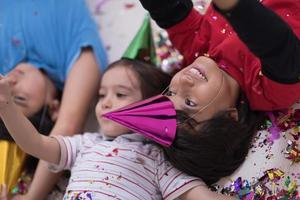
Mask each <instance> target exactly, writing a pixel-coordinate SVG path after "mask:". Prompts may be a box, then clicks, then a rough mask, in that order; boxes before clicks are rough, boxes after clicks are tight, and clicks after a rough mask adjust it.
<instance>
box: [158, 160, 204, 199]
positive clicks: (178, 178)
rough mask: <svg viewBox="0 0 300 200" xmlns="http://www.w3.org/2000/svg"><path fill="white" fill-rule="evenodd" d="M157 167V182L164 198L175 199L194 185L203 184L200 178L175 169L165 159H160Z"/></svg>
mask: <svg viewBox="0 0 300 200" xmlns="http://www.w3.org/2000/svg"><path fill="white" fill-rule="evenodd" d="M157 169H158V174H157V180H158V184H159V187H160V191H161V193H162V196H163V199H165V200H171V199H176V198H178V197H179V196H180V195H182V194H184V193H185V192H187V191H189V190H190V189H192V188H194V187H196V186H199V185H205V183H204V182H202V181H201V179H199V178H197V177H193V176H189V175H187V174H185V173H183V172H181V171H179V170H177V169H176V168H175V167H173V166H172V165H171V164H170V163H169V162H168V161H166V160H163V159H162V160H161V161H160V163H158V166H157Z"/></svg>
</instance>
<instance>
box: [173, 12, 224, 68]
mask: <svg viewBox="0 0 300 200" xmlns="http://www.w3.org/2000/svg"><path fill="white" fill-rule="evenodd" d="M225 24H226V22H225V20H224V18H223V17H222V16H221V15H220V14H219V13H217V12H216V11H215V10H214V9H212V7H209V9H208V10H207V12H206V14H205V15H201V14H200V13H199V12H198V11H196V10H195V9H193V10H192V11H191V12H190V14H189V15H188V16H187V17H186V18H185V19H184V20H183V21H181V22H180V23H178V24H176V25H175V26H172V27H171V28H169V29H167V32H168V34H169V37H170V40H171V42H172V44H173V45H174V47H175V48H176V49H177V50H178V51H179V52H180V53H181V54H182V55H183V57H184V61H185V62H184V65H185V66H186V65H189V64H191V63H192V62H193V61H194V60H195V59H196V58H197V57H198V56H201V55H203V54H205V53H207V52H209V50H210V49H212V48H215V47H216V46H217V45H218V44H219V43H220V42H222V41H223V40H224V39H225V37H226V36H225V34H220V33H221V30H222V28H223V27H224V25H225Z"/></svg>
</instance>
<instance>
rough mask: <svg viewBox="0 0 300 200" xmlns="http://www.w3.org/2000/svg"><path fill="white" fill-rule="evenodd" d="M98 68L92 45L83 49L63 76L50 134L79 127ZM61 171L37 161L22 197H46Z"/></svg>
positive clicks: (31, 199) (95, 84)
mask: <svg viewBox="0 0 300 200" xmlns="http://www.w3.org/2000/svg"><path fill="white" fill-rule="evenodd" d="M99 80H100V71H99V67H98V65H97V62H96V58H95V56H94V54H93V51H92V50H91V49H85V50H83V52H82V53H81V55H80V57H79V58H78V60H77V61H76V62H75V64H74V66H73V67H72V69H71V71H70V72H69V75H68V78H67V80H66V84H65V88H64V93H63V98H62V103H61V109H60V112H59V116H58V119H57V122H56V124H55V126H54V128H53V131H52V132H51V135H61V134H64V135H74V134H76V133H80V132H81V131H82V128H83V125H84V122H85V119H86V114H87V111H88V108H89V105H90V103H91V101H92V98H93V97H94V96H95V95H96V93H97V89H98V87H99ZM60 175H61V174H54V173H52V172H50V171H49V170H48V168H47V164H46V163H44V162H40V163H39V165H38V167H37V169H36V171H35V174H34V178H33V181H32V183H31V187H30V188H29V191H28V193H27V194H26V195H25V196H24V197H23V199H25V200H40V199H45V198H46V196H47V195H48V193H49V192H50V191H51V190H52V188H53V187H54V185H55V183H56V182H57V180H58V179H59V177H60Z"/></svg>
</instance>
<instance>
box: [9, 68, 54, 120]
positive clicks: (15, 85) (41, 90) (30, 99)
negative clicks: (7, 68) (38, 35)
mask: <svg viewBox="0 0 300 200" xmlns="http://www.w3.org/2000/svg"><path fill="white" fill-rule="evenodd" d="M7 79H8V81H9V83H10V86H11V89H12V93H13V98H14V101H15V103H16V105H17V106H18V107H19V108H20V109H21V111H22V112H23V113H24V115H25V116H31V115H33V114H35V113H36V112H38V111H39V110H40V109H41V108H42V107H43V106H44V104H45V103H46V104H48V103H50V102H51V101H53V100H54V96H53V95H52V94H54V93H55V91H56V88H55V86H54V85H53V83H52V82H51V81H50V80H49V79H48V77H47V76H46V75H45V74H43V73H42V72H41V71H40V70H39V69H37V68H35V67H34V66H32V65H30V64H27V63H21V64H19V65H18V66H16V67H15V68H14V69H13V70H12V71H11V72H9V74H8V75H7Z"/></svg>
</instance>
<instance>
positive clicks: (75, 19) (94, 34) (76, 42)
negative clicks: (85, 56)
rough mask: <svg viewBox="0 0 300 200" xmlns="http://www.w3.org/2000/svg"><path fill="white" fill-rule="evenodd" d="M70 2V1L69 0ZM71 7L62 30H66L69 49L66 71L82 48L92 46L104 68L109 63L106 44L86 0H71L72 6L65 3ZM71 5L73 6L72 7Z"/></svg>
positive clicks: (97, 59) (100, 65)
mask: <svg viewBox="0 0 300 200" xmlns="http://www.w3.org/2000/svg"><path fill="white" fill-rule="evenodd" d="M68 2H70V1H68ZM65 4H66V6H65V7H67V6H68V8H67V9H69V11H68V12H67V15H65V20H64V22H65V23H61V25H62V26H64V27H61V29H62V30H66V31H67V33H65V36H66V38H65V40H66V45H67V49H66V51H67V52H68V53H67V63H66V69H67V70H66V73H68V72H69V70H70V69H71V68H72V66H73V65H74V63H75V61H76V60H77V59H78V57H79V55H80V53H81V51H82V48H87V47H89V48H91V49H92V50H93V53H94V56H95V58H96V61H97V64H98V65H99V67H100V69H102V70H104V69H105V67H106V65H107V57H106V51H105V48H104V45H103V43H102V41H101V38H100V35H99V32H98V27H97V24H96V23H95V21H94V19H93V18H92V16H91V13H90V11H89V10H88V8H87V6H86V4H85V2H84V1H80V0H74V1H71V3H69V4H71V6H70V5H69V4H67V3H65ZM70 7H71V8H70Z"/></svg>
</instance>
